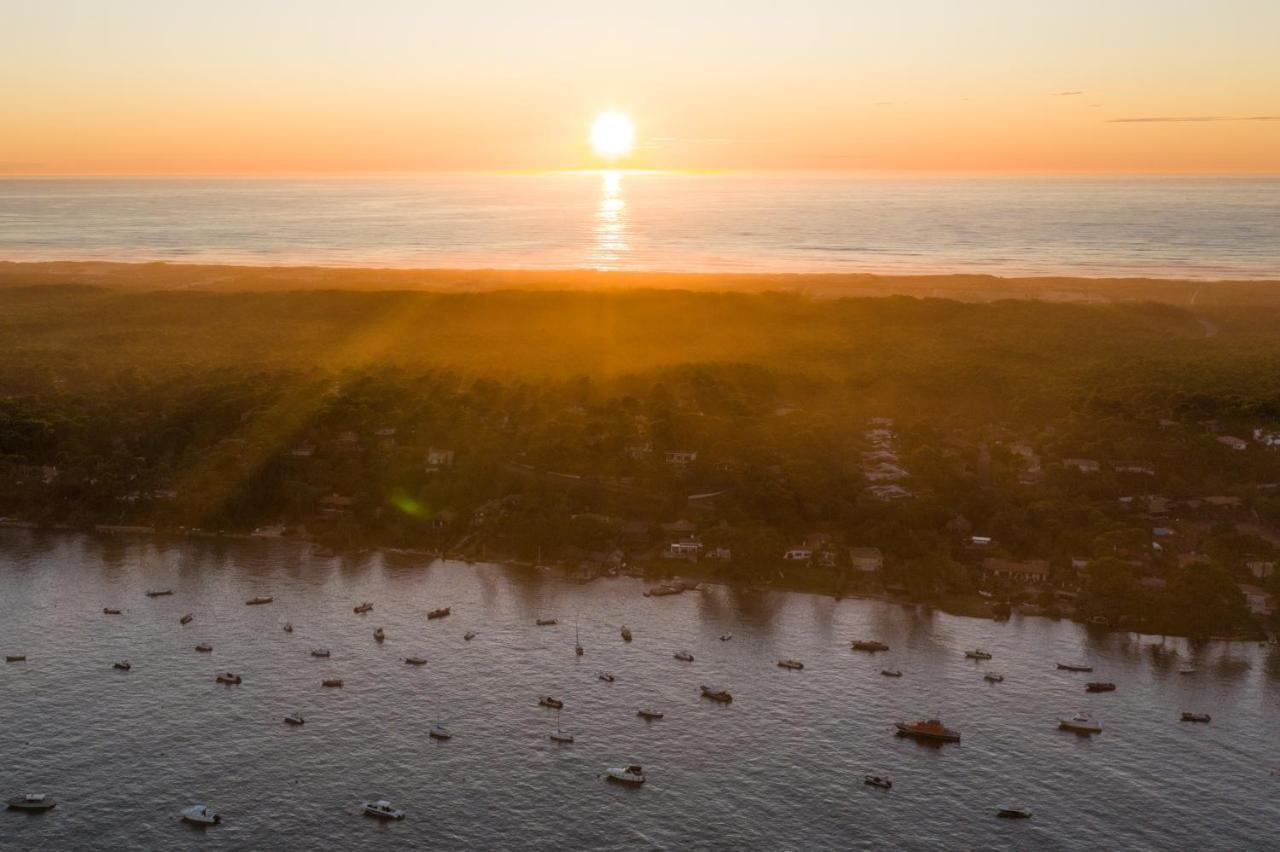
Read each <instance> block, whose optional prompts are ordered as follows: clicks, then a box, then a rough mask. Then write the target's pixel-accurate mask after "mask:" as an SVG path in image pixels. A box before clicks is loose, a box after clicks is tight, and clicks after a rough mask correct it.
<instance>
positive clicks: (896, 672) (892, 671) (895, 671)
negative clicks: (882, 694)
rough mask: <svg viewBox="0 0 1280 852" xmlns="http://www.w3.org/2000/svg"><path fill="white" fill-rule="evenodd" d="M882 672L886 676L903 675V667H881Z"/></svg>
mask: <svg viewBox="0 0 1280 852" xmlns="http://www.w3.org/2000/svg"><path fill="white" fill-rule="evenodd" d="M880 674H882V675H884V676H885V677H902V669H881V670H880Z"/></svg>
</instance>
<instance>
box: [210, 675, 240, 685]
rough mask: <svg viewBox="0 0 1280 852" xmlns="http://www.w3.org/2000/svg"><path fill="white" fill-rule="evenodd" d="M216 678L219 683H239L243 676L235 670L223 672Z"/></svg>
mask: <svg viewBox="0 0 1280 852" xmlns="http://www.w3.org/2000/svg"><path fill="white" fill-rule="evenodd" d="M214 680H216V681H217V682H218V683H239V682H240V680H241V678H240V675H238V674H234V673H233V672H222V673H221V674H219V675H218V676H217V677H216V678H214Z"/></svg>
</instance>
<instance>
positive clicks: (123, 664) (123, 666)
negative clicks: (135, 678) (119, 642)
mask: <svg viewBox="0 0 1280 852" xmlns="http://www.w3.org/2000/svg"><path fill="white" fill-rule="evenodd" d="M111 668H113V669H119V670H120V671H122V672H127V671H129V669H131V668H133V663H131V662H129V661H128V660H120V661H118V662H115V663H112V664H111Z"/></svg>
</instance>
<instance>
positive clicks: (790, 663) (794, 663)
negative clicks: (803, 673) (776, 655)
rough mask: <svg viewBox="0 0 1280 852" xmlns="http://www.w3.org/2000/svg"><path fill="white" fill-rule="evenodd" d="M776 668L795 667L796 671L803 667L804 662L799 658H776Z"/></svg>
mask: <svg viewBox="0 0 1280 852" xmlns="http://www.w3.org/2000/svg"><path fill="white" fill-rule="evenodd" d="M778 668H780V669H795V670H796V671H799V670H801V669H803V668H804V663H802V662H800V661H799V660H778Z"/></svg>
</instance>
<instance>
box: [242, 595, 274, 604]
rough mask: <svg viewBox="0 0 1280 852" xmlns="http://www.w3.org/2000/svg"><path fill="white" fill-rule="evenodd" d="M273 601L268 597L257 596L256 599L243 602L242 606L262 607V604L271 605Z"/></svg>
mask: <svg viewBox="0 0 1280 852" xmlns="http://www.w3.org/2000/svg"><path fill="white" fill-rule="evenodd" d="M273 600H275V598H273V597H271V596H270V595H258V596H257V597H256V598H249V600H247V601H245V602H244V605H245V606H262V605H263V604H269V603H271V602H272V601H273Z"/></svg>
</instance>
